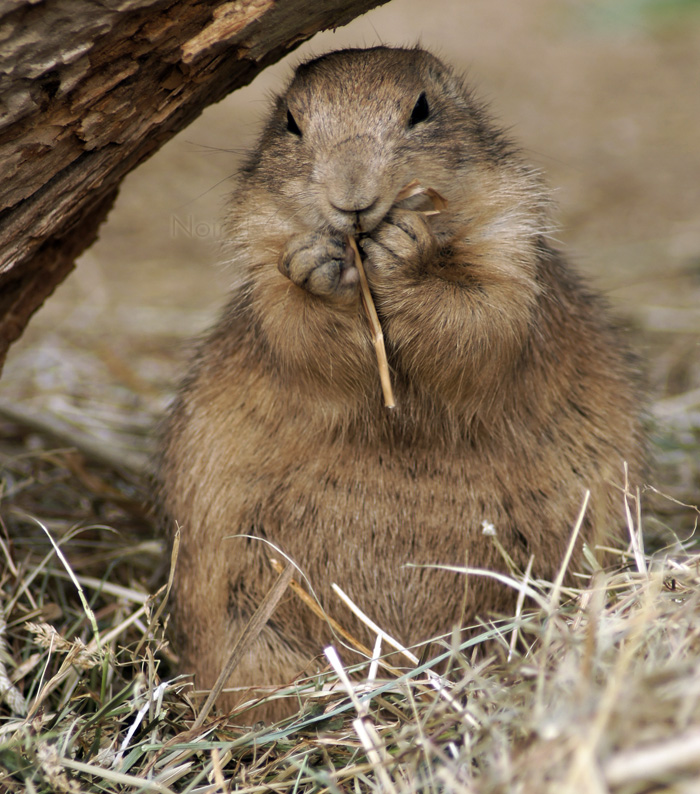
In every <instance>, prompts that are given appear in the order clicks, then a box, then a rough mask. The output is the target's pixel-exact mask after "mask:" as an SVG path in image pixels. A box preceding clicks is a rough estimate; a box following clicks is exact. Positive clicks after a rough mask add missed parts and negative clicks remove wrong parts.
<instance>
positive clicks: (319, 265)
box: [278, 232, 359, 303]
mask: <svg viewBox="0 0 700 794" xmlns="http://www.w3.org/2000/svg"><path fill="white" fill-rule="evenodd" d="M278 267H279V270H280V272H281V273H282V274H283V275H284V276H286V277H287V278H288V279H290V281H292V282H294V284H296V285H297V286H299V287H301V288H302V289H305V290H306V291H307V292H310V293H311V294H312V295H318V296H319V297H321V298H326V299H328V300H333V301H337V302H338V303H351V302H352V301H354V300H356V299H357V296H358V284H359V274H358V272H357V268H356V267H355V259H354V254H353V251H352V249H351V248H350V246H349V245H348V243H347V240H346V239H345V238H344V237H340V236H337V237H336V236H330V235H328V234H324V233H323V232H309V233H307V234H299V235H296V236H294V237H292V238H291V239H290V240H289V241H288V242H287V245H286V246H285V248H284V249H283V251H282V254H281V255H280V259H279V264H278Z"/></svg>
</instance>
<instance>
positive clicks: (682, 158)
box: [0, 0, 700, 498]
mask: <svg viewBox="0 0 700 794" xmlns="http://www.w3.org/2000/svg"><path fill="white" fill-rule="evenodd" d="M416 42H420V43H421V44H422V45H423V46H425V47H427V48H429V49H432V50H433V51H435V52H436V54H438V55H439V56H440V57H442V58H443V59H444V60H446V61H448V62H450V63H452V64H453V65H454V66H455V67H456V68H457V69H459V70H461V71H463V72H465V73H466V74H467V76H468V79H469V81H470V82H471V84H472V85H473V86H474V88H475V89H476V92H477V94H478V95H479V96H481V97H482V98H483V99H485V100H487V102H488V103H490V105H491V108H492V111H493V113H494V115H495V116H496V117H497V118H498V119H499V120H500V122H501V123H502V124H503V125H504V126H505V127H507V128H508V129H509V130H510V131H511V135H512V137H513V138H515V139H516V140H517V141H518V142H519V143H520V144H521V145H522V146H523V148H524V149H525V151H526V154H527V157H528V158H529V160H530V161H531V162H532V163H534V164H535V165H536V166H537V167H539V168H540V169H542V170H543V171H544V172H545V175H546V179H547V182H548V183H549V185H550V186H551V187H552V189H553V191H554V196H555V200H556V202H557V209H556V216H555V220H556V222H557V224H558V229H559V231H558V235H557V237H558V239H559V240H560V242H561V246H562V247H563V248H564V249H565V250H566V251H567V252H568V256H569V258H570V259H571V260H572V261H573V262H574V263H575V264H576V265H577V266H578V268H579V269H580V270H581V271H583V272H584V273H585V274H587V276H588V277H589V278H590V280H591V282H592V283H593V284H594V285H595V286H596V287H597V288H599V289H600V290H602V291H603V292H604V293H605V294H606V295H607V296H608V299H609V301H610V302H611V303H612V304H613V306H614V308H615V311H616V312H617V313H618V314H619V315H620V316H621V317H622V318H623V319H624V320H625V322H626V323H627V325H628V326H629V328H630V332H631V334H632V335H633V339H634V344H635V345H636V347H637V348H638V349H639V351H640V353H641V354H642V357H643V359H644V360H645V365H646V368H647V371H648V376H649V383H650V392H651V398H652V415H653V416H654V417H655V419H656V420H657V421H656V424H655V425H654V429H653V433H654V438H655V440H656V442H657V451H658V454H657V457H658V468H657V473H656V474H655V475H654V478H655V479H654V482H655V483H656V484H657V486H658V487H660V488H663V489H665V490H666V491H667V492H671V493H675V494H676V495H677V496H679V497H683V498H688V496H689V495H690V497H692V494H693V493H695V494H696V495H697V492H698V469H699V468H700V465H699V464H698V460H697V455H698V449H699V448H700V445H699V439H700V430H699V428H700V2H698V0H585V1H584V0H528V2H522V0H431V2H425V0H392V2H390V3H388V4H387V5H385V6H383V7H381V8H379V9H376V10H375V11H372V12H370V13H368V14H366V15H365V16H363V17H361V18H359V19H357V20H355V21H354V22H353V23H352V24H350V25H348V26H347V27H345V28H342V29H339V30H337V31H336V32H328V33H325V34H321V35H318V36H316V37H315V38H314V39H312V40H311V42H309V43H308V44H306V45H305V46H303V47H302V48H300V49H299V50H297V51H296V52H295V53H294V54H293V55H292V56H291V58H289V59H287V60H286V61H284V62H281V63H279V64H277V65H275V66H274V67H272V68H270V69H268V70H267V71H266V72H265V73H264V74H262V75H261V76H260V77H259V78H258V79H257V80H256V81H255V82H254V83H253V84H252V85H251V86H249V87H246V88H244V89H242V90H240V91H238V92H236V93H235V94H233V95H231V96H229V97H228V98H227V99H226V100H225V101H223V102H221V103H220V104H218V105H216V106H214V107H211V108H209V109H208V110H207V111H206V112H205V113H204V115H203V116H202V117H201V118H200V119H199V120H198V121H197V122H196V123H194V124H193V125H191V126H190V127H189V128H188V129H187V130H186V131H185V132H184V133H182V134H181V135H179V136H178V137H177V138H175V139H174V140H172V141H171V142H170V143H169V144H167V145H166V146H165V147H164V148H163V149H162V150H161V151H160V152H159V153H158V154H157V155H155V156H154V157H153V158H152V159H151V160H150V161H148V162H147V163H145V164H144V165H142V166H141V167H140V168H139V169H138V170H137V171H136V172H135V173H133V174H132V175H131V176H130V177H128V178H127V180H126V181H125V183H124V185H123V188H122V191H121V194H120V197H119V200H118V202H117V205H116V207H115V208H114V210H113V211H112V213H111V215H110V216H109V220H108V222H107V223H106V224H105V225H104V226H103V228H102V231H101V234H100V239H99V242H98V243H97V244H96V245H94V246H93V247H92V248H91V249H90V251H89V252H87V253H86V254H85V255H84V256H83V257H82V259H81V260H80V262H79V264H78V270H77V273H75V274H74V275H72V276H70V277H69V278H68V280H67V281H66V282H65V283H64V284H63V285H62V286H61V287H60V288H59V289H58V291H57V292H56V294H55V295H54V296H53V297H52V298H51V299H50V300H49V301H48V302H47V304H46V305H45V306H44V307H43V308H42V309H41V311H40V312H39V313H38V314H37V315H36V316H35V317H34V319H33V321H32V322H31V323H30V326H29V328H28V330H27V332H26V334H25V336H24V337H23V339H22V340H20V342H19V343H18V344H16V345H15V346H14V347H13V349H12V350H11V351H10V355H9V357H8V361H7V365H6V368H5V372H4V375H3V378H2V380H1V381H0V398H1V399H2V400H3V401H4V402H5V403H8V402H11V403H15V404H16V403H20V404H22V405H24V406H29V407H31V408H32V409H33V410H37V411H39V412H40V413H43V414H45V415H51V416H56V417H61V418H62V420H64V421H65V422H68V423H72V424H74V425H75V426H79V427H80V428H83V429H87V430H88V431H89V432H91V433H93V434H94V435H96V436H97V437H98V438H101V439H103V441H104V443H105V444H110V445H116V446H117V447H118V446H119V445H121V446H123V447H124V449H130V450H131V451H136V452H137V453H138V454H143V453H147V452H148V450H149V449H150V447H151V445H152V437H153V435H152V431H153V427H154V423H155V421H156V417H157V416H158V415H159V414H160V413H161V412H162V410H163V408H164V406H165V405H166V404H167V402H168V401H169V399H170V398H171V396H172V393H173V390H174V388H175V385H176V383H177V380H178V378H179V377H180V374H181V373H182V372H183V371H184V368H185V366H186V361H187V357H188V354H189V353H188V351H189V350H190V348H191V340H192V339H193V338H195V337H196V336H197V335H199V334H201V333H202V332H203V331H204V330H205V329H206V328H207V327H208V326H209V325H210V324H211V323H212V322H213V320H214V318H215V317H216V315H217V312H218V309H219V307H220V306H221V305H222V303H223V302H224V300H225V295H226V291H227V283H228V275H227V273H226V271H225V270H224V269H223V268H221V267H220V266H219V264H218V260H219V247H218V246H219V241H220V232H221V219H222V218H223V216H224V214H225V207H226V201H227V200H228V196H229V195H230V193H231V191H232V190H233V188H234V176H235V172H236V168H237V164H238V162H239V157H240V154H241V153H242V152H244V151H245V150H246V149H247V148H248V147H250V146H251V145H252V144H253V143H254V141H255V137H256V134H257V132H258V130H259V127H260V123H261V120H262V119H263V118H264V117H265V114H266V107H267V102H268V99H269V96H270V94H271V92H274V91H277V90H279V89H281V88H282V87H283V86H284V84H285V81H286V80H287V79H288V77H289V75H290V71H291V69H292V68H293V66H294V64H295V63H297V62H298V61H299V60H300V59H303V58H306V57H308V56H310V55H315V54H320V53H322V52H324V51H326V50H328V49H335V48H339V47H345V46H371V45H375V44H380V43H388V44H414V43H416Z"/></svg>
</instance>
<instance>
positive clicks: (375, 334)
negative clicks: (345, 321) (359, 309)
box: [348, 179, 447, 408]
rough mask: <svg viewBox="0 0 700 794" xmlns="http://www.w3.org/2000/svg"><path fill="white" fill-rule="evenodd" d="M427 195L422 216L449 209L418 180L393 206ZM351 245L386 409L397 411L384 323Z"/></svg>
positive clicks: (352, 243) (354, 246) (403, 190)
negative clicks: (426, 207) (427, 207)
mask: <svg viewBox="0 0 700 794" xmlns="http://www.w3.org/2000/svg"><path fill="white" fill-rule="evenodd" d="M419 195H424V196H426V197H427V198H428V199H429V201H430V203H431V204H432V206H433V208H432V209H431V210H422V213H423V215H438V214H439V213H440V212H442V211H443V210H445V209H446V208H447V200H446V199H445V198H444V197H443V196H441V195H440V193H438V191H437V190H435V189H434V188H431V187H423V186H422V185H421V184H420V183H419V182H418V180H417V179H414V180H412V181H411V182H409V183H408V184H406V185H404V186H403V188H401V190H400V191H399V192H398V193H397V195H396V198H395V200H394V203H398V202H401V201H404V200H405V199H408V198H412V197H413V196H419ZM348 244H349V245H350V247H351V248H352V250H353V254H354V255H355V267H356V268H357V272H358V273H359V275H360V293H361V295H362V305H363V306H364V307H365V313H366V314H367V319H368V320H369V325H370V329H371V331H372V341H373V343H374V350H375V353H376V356H377V365H378V367H379V380H380V382H381V386H382V394H383V395H384V405H385V406H386V407H387V408H395V407H396V402H395V400H394V391H393V389H392V386H391V375H390V373H389V361H388V360H387V357H386V347H385V345H384V332H383V331H382V326H381V323H380V322H379V316H378V314H377V309H376V307H375V305H374V299H373V298H372V292H371V290H370V288H369V282H368V281H367V274H366V273H365V268H364V265H363V263H362V256H361V255H360V251H359V249H358V247H357V242H356V241H355V238H354V237H353V236H352V235H348Z"/></svg>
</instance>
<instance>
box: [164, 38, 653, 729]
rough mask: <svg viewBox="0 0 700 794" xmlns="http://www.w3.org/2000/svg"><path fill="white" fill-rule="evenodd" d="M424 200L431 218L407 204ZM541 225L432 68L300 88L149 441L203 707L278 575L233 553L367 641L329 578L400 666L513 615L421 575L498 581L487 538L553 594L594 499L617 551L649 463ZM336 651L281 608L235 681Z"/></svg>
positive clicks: (543, 220) (363, 72) (480, 118)
mask: <svg viewBox="0 0 700 794" xmlns="http://www.w3.org/2000/svg"><path fill="white" fill-rule="evenodd" d="M415 179H417V180H418V181H419V182H420V184H421V185H423V186H424V187H430V188H434V189H435V190H436V191H438V192H439V193H440V194H441V195H442V196H443V197H444V198H445V199H446V200H447V207H446V208H445V209H443V210H442V211H441V212H440V213H439V214H435V215H430V216H428V215H426V214H424V213H423V212H422V211H421V210H424V209H426V206H425V197H424V196H418V197H413V198H409V199H405V200H403V201H400V202H398V205H397V203H396V197H397V195H398V194H399V193H400V191H401V189H402V188H403V187H404V186H405V185H406V184H407V183H409V182H411V181H412V180H415ZM547 210H548V197H547V194H546V192H545V190H544V188H543V186H542V183H541V181H540V178H539V176H538V175H537V173H535V172H534V171H533V170H531V169H530V168H529V167H528V166H527V165H525V164H524V162H523V160H522V159H521V155H520V153H519V152H518V150H517V149H516V148H515V147H514V145H513V144H512V143H511V142H510V141H509V140H508V139H507V138H506V137H505V136H504V134H503V133H502V131H501V130H500V129H499V128H498V127H497V126H495V125H494V123H493V122H492V121H491V119H490V118H489V117H488V115H487V114H486V112H485V110H484V108H483V107H482V106H481V105H480V104H479V103H478V102H477V101H475V99H474V98H473V97H472V94H471V93H470V91H469V90H468V89H467V88H465V86H464V85H463V84H462V82H461V81H460V80H459V79H458V78H457V77H456V76H455V75H454V74H453V73H452V71H451V70H450V69H449V68H447V67H446V66H445V65H443V64H442V63H441V62H440V61H439V60H438V59H436V58H435V57H434V56H432V55H431V54H429V53H427V52H424V51H423V50H420V49H391V48H385V47H378V48H374V49H367V50H345V51H340V52H334V53H331V54H328V55H325V56H323V57H320V58H317V59H315V60H312V61H310V62H308V63H305V64H303V65H301V66H300V67H299V68H298V69H297V70H296V73H295V75H294V77H293V79H292V81H291V83H290V85H289V87H288V88H287V90H286V91H285V92H284V93H283V94H282V95H281V96H279V97H278V98H277V99H276V101H275V102H274V107H273V109H272V112H271V115H270V117H269V120H268V122H267V124H266V126H265V129H264V132H263V134H262V137H261V139H260V142H259V144H258V146H257V148H256V149H255V150H254V151H253V153H252V154H251V156H250V157H249V159H248V160H247V163H246V164H245V166H244V167H243V168H242V170H241V173H240V179H239V184H238V188H237V190H236V192H235V194H234V196H233V199H232V202H231V208H230V213H229V216H228V238H229V239H230V252H229V253H230V264H231V267H232V268H233V271H234V273H235V285H234V288H233V291H232V295H231V298H230V301H229V303H228V306H227V307H226V309H225V310H224V312H223V315H222V317H221V320H220V321H219V323H218V324H217V325H216V327H215V328H214V330H213V331H212V332H211V334H210V335H209V337H208V339H206V341H205V342H204V343H203V344H202V345H201V347H200V348H199V352H198V355H197V356H196V358H195V360H194V363H193V365H192V369H191V372H190V374H189V376H188V377H187V378H186V380H185V382H184V384H183V385H182V387H181V390H180V392H179V396H178V398H177V400H176V402H175V404H174V406H173V408H172V411H171V414H170V416H169V419H168V421H167V425H166V432H165V437H164V442H163V447H162V460H161V469H160V478H161V483H160V501H161V504H162V508H163V510H164V513H165V514H166V517H167V523H168V526H169V528H170V531H172V529H173V528H174V526H175V522H177V524H179V526H180V527H181V528H182V539H181V546H180V553H179V559H178V564H177V570H176V579H175V588H174V622H175V626H176V633H175V639H176V650H178V651H179V653H180V654H181V660H182V667H183V669H184V670H186V671H190V672H195V673H196V684H197V685H198V686H200V687H210V686H211V685H212V684H213V682H214V681H215V680H216V678H217V676H218V674H219V672H220V670H221V668H222V666H223V665H224V663H225V660H226V658H227V656H228V654H229V652H230V649H231V647H232V646H233V644H234V642H235V640H236V638H237V637H238V635H239V634H240V632H241V630H242V629H243V627H244V626H245V625H246V623H247V621H248V620H249V618H250V616H251V614H252V613H253V611H254V610H255V608H256V607H257V605H258V604H259V602H260V601H261V599H262V598H263V596H264V595H265V594H266V593H267V591H268V590H269V588H270V587H271V585H272V583H273V582H274V580H275V578H276V574H275V573H274V571H273V570H272V569H271V567H270V564H269V561H268V558H269V557H270V556H277V557H278V558H279V555H277V554H276V553H275V552H274V551H272V550H271V548H270V547H269V545H268V544H267V543H265V542H262V541H261V540H257V539H249V538H242V537H233V536H236V535H238V536H240V535H248V536H256V537H257V538H261V539H266V540H267V541H270V542H271V543H273V544H275V545H277V546H279V547H280V548H281V549H282V550H283V551H284V552H285V553H286V554H288V555H289V556H290V557H291V558H293V559H294V560H295V561H296V563H297V564H298V565H299V566H300V568H301V569H302V570H303V572H304V573H305V574H306V576H308V579H309V581H310V582H311V584H312V585H313V588H314V590H315V592H316V593H317V594H318V595H319V596H320V599H321V602H322V603H323V605H324V606H325V607H326V608H327V609H328V611H329V612H330V614H332V615H334V616H335V617H336V618H337V619H339V620H340V622H341V623H342V624H343V625H345V626H346V628H348V629H349V630H350V631H352V632H353V633H355V634H356V635H357V636H358V637H359V638H361V639H364V640H365V641H368V640H369V638H368V637H367V635H366V634H365V633H364V632H363V628H362V626H361V625H360V624H359V623H357V622H356V621H355V620H354V619H353V618H352V616H351V615H350V613H349V611H347V609H346V608H345V607H344V606H342V605H341V604H340V603H339V601H338V600H337V598H336V597H334V596H332V595H331V589H330V588H331V584H332V583H334V582H336V583H338V584H339V585H340V586H341V587H342V588H343V590H345V591H346V592H347V593H348V594H349V595H350V597H351V598H352V599H353V600H354V601H355V602H356V603H357V604H358V605H359V606H360V607H361V608H362V609H363V610H365V611H366V612H367V613H368V614H369V616H370V617H371V618H372V619H374V620H375V621H376V622H377V623H378V624H379V625H380V626H381V627H382V628H383V629H385V630H386V631H387V632H389V633H390V634H393V635H394V636H396V637H397V638H398V639H399V640H400V641H402V642H403V643H405V644H407V645H409V644H411V643H415V642H417V641H420V640H426V639H428V638H430V637H432V636H435V635H437V634H440V633H443V632H448V631H450V629H451V628H452V627H453V625H454V624H456V623H459V624H460V625H461V626H467V625H469V624H470V622H472V621H473V619H474V618H475V616H476V615H477V614H479V615H484V616H487V615H489V614H491V613H493V612H494V611H499V610H510V609H512V601H513V600H514V593H513V592H512V591H511V590H510V589H508V588H506V587H504V586H502V585H500V584H498V583H496V582H494V581H493V580H492V579H489V578H484V577H472V578H470V581H469V587H468V599H467V602H466V607H465V608H464V604H463V601H464V594H465V581H464V577H463V576H460V575H458V574H455V573H449V572H445V571H440V570H436V569H434V568H432V567H425V566H432V565H433V564H449V565H463V564H464V562H465V559H468V563H469V565H470V566H473V567H479V568H488V569H493V570H501V571H503V570H505V567H506V566H505V563H504V560H503V558H502V556H501V554H500V553H499V551H498V550H497V548H496V544H494V542H493V539H492V538H489V537H487V536H485V535H484V532H483V525H484V522H488V523H490V524H492V525H493V526H494V528H495V531H496V533H497V536H498V539H499V541H500V543H501V544H502V546H503V547H505V549H506V550H507V552H508V554H509V555H510V556H511V557H512V559H513V560H514V561H515V563H516V564H517V565H519V566H521V568H522V569H524V568H525V567H526V565H527V563H528V560H529V558H530V556H531V555H533V556H534V566H533V576H535V577H544V578H551V577H553V576H555V575H556V573H557V571H558V569H559V566H560V564H561V561H562V558H563V556H564V553H565V549H566V547H567V544H568V542H569V538H570V534H571V530H572V526H573V524H574V522H575V519H576V516H577V514H578V511H579V509H580V507H581V504H582V502H583V498H584V493H585V490H586V489H590V490H591V492H592V496H591V502H590V505H589V508H588V512H587V514H586V518H585V522H584V526H583V530H582V537H583V538H585V540H586V542H588V543H589V544H591V545H594V544H595V543H596V541H597V540H598V539H600V538H601V536H602V533H610V532H612V533H615V532H618V531H619V528H620V526H621V523H622V507H623V497H622V493H621V491H620V486H621V484H622V483H623V481H624V463H625V462H627V463H628V465H629V470H630V478H631V480H632V481H633V482H634V481H635V479H636V478H637V477H638V475H639V472H640V468H641V463H642V458H643V452H642V448H643V441H642V433H641V430H640V423H639V398H638V391H639V390H638V386H637V383H636V380H637V379H636V374H635V367H634V363H633V361H632V359H631V357H630V356H629V354H628V353H627V352H626V350H625V348H624V346H623V345H622V344H621V342H620V339H619V337H618V334H617V332H616V331H615V330H614V328H613V326H612V325H611V323H610V322H609V320H608V319H607V318H606V313H605V309H604V307H603V306H602V305H601V301H600V300H599V299H598V298H597V297H596V296H595V295H592V294H591V293H590V292H589V291H588V290H587V289H586V288H585V287H584V286H582V284H581V283H580V281H579V280H578V278H577V277H576V276H575V275H574V274H573V273H572V272H571V270H570V269H569V268H568V267H567V265H566V264H565V263H564V262H563V261H562V258H561V256H560V254H558V253H557V252H556V251H555V250H553V249H552V247H551V246H550V243H549V241H548V239H547V230H548V228H549V227H550V221H549V219H548V212H547ZM348 235H353V236H356V237H357V240H358V244H359V248H360V251H361V252H362V254H363V257H364V267H365V269H366V272H367V278H368V280H369V284H370V287H371V291H372V294H373V297H374V300H375V303H376V309H377V312H378V315H379V319H380V321H381V324H382V327H383V331H384V336H385V340H386V347H387V355H388V360H389V365H390V368H391V376H392V380H393V386H394V392H395V395H396V403H397V407H396V408H395V409H393V410H387V408H385V407H384V405H383V402H382V393H381V389H380V385H379V377H378V373H377V360H376V358H375V352H374V348H373V345H372V340H371V335H370V330H369V325H368V322H367V318H366V316H365V313H364V311H363V306H362V303H361V299H360V293H359V286H358V271H357V269H356V267H355V264H354V259H353V254H352V251H351V249H350V247H349V244H348ZM580 561H581V544H580V543H579V545H578V546H577V550H576V552H575V555H574V559H573V562H572V564H571V567H572V568H573V569H574V570H576V569H577V566H578V565H579V562H580ZM407 563H415V564H416V565H417V566H419V567H410V566H407ZM420 566H423V567H420ZM298 578H300V577H298ZM330 639H331V634H330V631H329V629H328V627H327V626H326V625H325V623H324V622H323V621H321V620H320V619H319V618H317V617H315V616H314V615H312V613H311V612H310V610H309V609H308V608H307V607H306V606H305V605H303V604H302V603H301V601H300V600H299V599H298V598H297V597H296V596H294V595H293V594H292V593H291V592H288V594H287V596H286V597H285V599H284V600H283V601H282V603H281V604H280V606H279V607H278V609H277V611H276V612H275V614H274V615H273V617H272V619H271V620H270V622H269V623H268V624H267V626H266V627H265V628H264V630H263V632H262V634H261V635H260V636H259V638H258V640H257V641H256V642H255V644H254V645H253V646H252V647H250V648H249V649H248V651H247V653H246V655H245V657H244V659H243V661H242V662H241V664H240V665H239V666H238V668H237V669H236V670H235V672H234V674H233V676H232V678H231V680H230V682H229V683H230V685H231V686H242V685H253V684H282V683H288V682H290V681H291V680H293V679H294V677H295V676H296V675H297V674H298V673H300V672H301V671H303V670H306V671H307V672H309V671H310V670H314V669H315V667H314V665H313V664H311V662H312V660H313V659H314V657H315V656H317V655H318V654H320V653H321V651H322V648H323V645H324V643H326V642H328V641H329V640H330ZM370 642H371V641H370ZM239 700H240V695H234V696H231V697H229V698H228V699H224V705H233V704H234V703H236V702H238V701H239ZM293 705H294V704H293ZM279 713H280V711H279V709H278V708H276V707H272V708H270V709H269V710H268V712H267V716H277V715H278V714H279Z"/></svg>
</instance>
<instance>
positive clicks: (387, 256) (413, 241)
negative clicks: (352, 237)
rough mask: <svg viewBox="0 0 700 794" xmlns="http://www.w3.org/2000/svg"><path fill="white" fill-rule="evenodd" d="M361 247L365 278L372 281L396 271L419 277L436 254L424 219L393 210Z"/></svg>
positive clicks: (405, 211)
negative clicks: (365, 269)
mask: <svg viewBox="0 0 700 794" xmlns="http://www.w3.org/2000/svg"><path fill="white" fill-rule="evenodd" d="M360 245H361V246H362V249H363V251H364V253H365V254H366V255H367V271H368V273H367V275H368V277H369V278H370V279H372V280H374V279H379V280H381V279H382V278H383V277H384V276H389V275H391V274H392V273H396V272H397V271H398V272H402V273H405V274H409V273H418V272H420V271H421V270H423V269H424V268H425V267H426V266H427V265H428V264H429V263H430V262H432V261H433V260H434V259H435V257H436V255H437V250H438V242H437V239H436V238H435V235H434V234H433V230H432V229H431V228H430V223H429V221H428V219H427V218H426V217H425V215H423V214H422V213H421V212H416V211H414V210H405V209H396V208H395V209H393V210H391V212H390V213H389V214H388V215H387V216H386V218H385V219H384V221H383V222H382V223H381V224H380V225H379V226H378V227H377V228H376V229H375V230H374V231H373V232H372V234H371V235H370V236H369V237H366V238H364V239H363V240H361V242H360ZM372 277H374V278H372Z"/></svg>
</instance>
